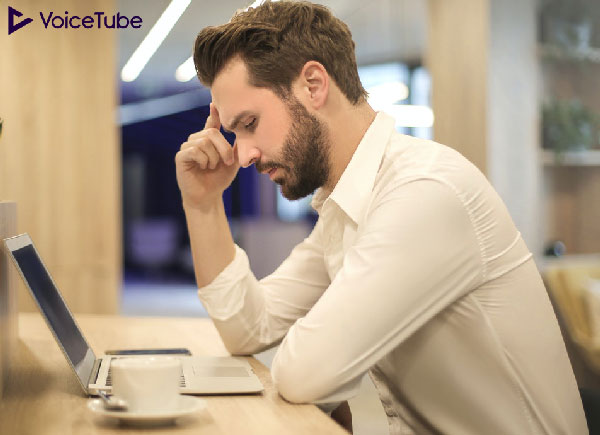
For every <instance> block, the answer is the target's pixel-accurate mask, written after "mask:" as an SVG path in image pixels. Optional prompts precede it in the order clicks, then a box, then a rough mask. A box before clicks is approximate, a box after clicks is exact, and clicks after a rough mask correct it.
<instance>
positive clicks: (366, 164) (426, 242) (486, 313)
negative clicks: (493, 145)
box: [199, 113, 588, 435]
mask: <svg viewBox="0 0 600 435" xmlns="http://www.w3.org/2000/svg"><path fill="white" fill-rule="evenodd" d="M313 207H315V209H316V210H317V211H318V212H319V219H318V221H317V224H316V225H315V228H314V229H313V231H312V233H311V234H310V236H309V237H308V238H306V240H304V241H303V242H302V243H300V244H299V245H298V246H296V248H294V250H293V251H292V252H291V254H290V256H289V257H288V258H287V259H286V260H285V261H284V262H283V263H282V264H281V266H280V267H279V268H278V269H277V270H276V271H275V272H274V273H273V274H271V275H269V276H268V277H266V278H264V279H262V280H260V281H258V280H257V279H256V278H255V277H254V275H253V274H252V272H251V271H250V268H249V263H248V259H247V257H246V254H245V253H244V251H243V250H241V249H240V248H239V247H236V255H235V258H234V260H233V261H232V263H231V264H229V265H228V266H227V267H226V268H225V269H224V270H223V271H222V272H221V273H220V274H219V275H218V276H217V277H216V278H215V279H214V280H213V282H212V283H211V284H209V285H208V286H206V287H203V288H201V289H199V295H200V298H201V300H202V301H203V303H204V305H205V307H206V309H207V311H208V313H209V314H210V315H211V317H212V318H213V320H214V322H215V325H216V326H217V328H218V330H219V333H220V335H221V337H222V339H223V341H224V343H225V345H226V347H227V349H228V350H229V351H230V352H231V353H233V354H252V353H256V352H259V351H262V350H264V349H266V348H268V347H270V346H273V345H275V344H277V343H279V342H281V346H280V348H279V350H278V352H277V354H276V355H275V358H274V360H273V366H272V376H273V380H274V382H275V385H276V386H277V388H278V390H279V392H280V394H281V395H282V396H283V397H285V398H286V399H288V400H290V401H292V402H312V403H317V404H325V403H333V402H339V401H342V400H346V399H348V398H350V397H352V396H353V395H354V394H356V392H357V389H358V387H359V384H360V381H361V379H362V377H363V375H364V374H365V373H367V372H368V373H369V374H370V376H371V378H372V379H373V381H374V384H375V386H376V387H377V390H378V392H379V396H380V398H381V401H382V404H383V408H384V410H385V412H386V414H387V416H388V421H389V425H390V432H391V433H392V434H434V433H444V434H460V435H466V434H473V435H487V434H517V435H524V434H575V435H577V434H587V433H588V431H587V426H586V422H585V416H584V413H583V409H582V405H581V400H580V397H579V393H578V390H577V386H576V383H575V378H574V376H573V371H572V369H571V365H570V363H569V359H568V357H567V354H566V350H565V346H564V342H563V340H562V337H561V334H560V330H559V327H558V324H557V321H556V317H555V315H554V312H553V310H552V307H551V304H550V302H549V299H548V296H547V293H546V290H545V288H544V285H543V283H542V280H541V279H540V275H539V273H538V271H537V269H536V266H535V264H534V261H533V259H532V255H531V253H530V252H529V250H528V249H527V247H526V246H525V243H524V242H523V240H522V238H521V235H520V234H519V232H518V231H517V229H516V228H515V226H514V224H513V221H512V219H511V218H510V216H509V214H508V212H507V210H506V207H505V206H504V204H503V202H502V200H501V199H500V198H499V196H498V195H497V193H496V192H495V191H494V189H493V188H492V187H491V185H490V184H489V183H488V181H487V180H486V178H485V176H484V175H483V174H482V173H481V172H480V171H479V170H478V169H477V168H475V167H474V166H473V165H472V164H471V163H470V162H468V161H467V160H466V159H465V158H464V157H462V156H461V155H460V154H459V153H457V152H456V151H454V150H452V149H450V148H448V147H446V146H443V145H440V144H437V143H435V142H431V141H425V140H421V139H416V138H413V137H410V136H405V135H401V134H398V133H397V132H396V131H395V130H394V120H393V119H392V118H391V117H389V116H388V115H386V114H383V113H379V114H378V115H377V116H376V118H375V120H374V121H373V123H372V124H371V126H370V127H369V129H368V130H367V132H366V133H365V135H364V137H363V139H362V141H361V142H360V144H359V145H358V148H357V149H356V151H355V153H354V155H353V157H352V160H351V161H350V163H349V164H348V166H347V167H346V169H345V171H344V173H343V174H342V176H341V178H340V180H339V182H338V183H337V185H336V187H335V189H334V190H333V192H332V193H331V194H330V195H326V193H325V192H323V191H317V193H316V194H315V198H314V200H313ZM264 249H265V250H268V249H269V247H268V246H265V247H264Z"/></svg>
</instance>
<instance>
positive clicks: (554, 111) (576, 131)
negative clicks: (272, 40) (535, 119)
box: [542, 99, 600, 161]
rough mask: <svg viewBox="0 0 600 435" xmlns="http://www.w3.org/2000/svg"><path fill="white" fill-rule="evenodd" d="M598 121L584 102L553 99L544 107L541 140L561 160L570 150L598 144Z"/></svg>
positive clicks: (584, 148) (585, 148)
mask: <svg viewBox="0 0 600 435" xmlns="http://www.w3.org/2000/svg"><path fill="white" fill-rule="evenodd" d="M599 125H600V122H599V118H598V116H597V114H596V113H594V112H593V111H591V110H590V109H588V108H587V107H585V106H584V105H583V104H582V103H581V101H579V100H576V99H571V100H556V99H553V100H551V101H549V102H548V103H546V104H544V107H543V112H542V130H543V131H542V137H543V144H544V148H550V149H552V150H553V151H554V152H555V155H556V158H557V161H560V160H561V158H562V156H563V154H564V153H565V152H567V151H583V150H587V149H590V148H592V147H594V146H595V145H598V140H599V138H598V126H599Z"/></svg>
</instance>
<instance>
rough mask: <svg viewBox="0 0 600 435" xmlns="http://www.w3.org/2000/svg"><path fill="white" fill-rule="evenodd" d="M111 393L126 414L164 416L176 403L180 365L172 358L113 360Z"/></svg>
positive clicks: (177, 399)
mask: <svg viewBox="0 0 600 435" xmlns="http://www.w3.org/2000/svg"><path fill="white" fill-rule="evenodd" d="M111 370H112V393H113V395H114V396H115V397H118V398H120V399H123V400H125V401H126V402H127V410H128V411H129V412H141V413H148V414H149V413H164V412H168V411H171V410H173V409H176V408H177V406H178V404H179V382H180V376H181V362H180V361H179V360H178V359H177V358H172V357H164V356H163V357H135V358H115V359H113V360H112V361H111Z"/></svg>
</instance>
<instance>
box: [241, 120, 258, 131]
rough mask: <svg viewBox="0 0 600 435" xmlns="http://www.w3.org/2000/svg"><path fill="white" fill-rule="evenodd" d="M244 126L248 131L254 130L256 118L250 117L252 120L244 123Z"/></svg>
mask: <svg viewBox="0 0 600 435" xmlns="http://www.w3.org/2000/svg"><path fill="white" fill-rule="evenodd" d="M244 128H245V129H246V130H250V131H252V130H254V129H255V128H256V118H252V121H250V122H249V123H248V124H244Z"/></svg>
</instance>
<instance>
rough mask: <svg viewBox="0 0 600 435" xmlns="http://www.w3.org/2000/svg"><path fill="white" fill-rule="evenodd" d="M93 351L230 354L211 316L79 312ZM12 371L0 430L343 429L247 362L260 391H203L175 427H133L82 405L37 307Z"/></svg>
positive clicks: (22, 328)
mask: <svg viewBox="0 0 600 435" xmlns="http://www.w3.org/2000/svg"><path fill="white" fill-rule="evenodd" d="M76 317H77V322H78V323H79V326H80V328H81V329H82V330H83V333H84V335H85V336H86V338H87V340H88V341H89V343H90V345H91V346H92V348H93V349H94V351H95V352H96V353H97V354H100V353H102V352H103V351H104V350H106V349H109V348H110V349H114V348H131V347H188V348H189V349H190V350H191V351H192V353H193V354H195V355H203V354H204V355H216V356H220V355H227V352H226V350H225V347H224V346H223V343H222V342H221V339H220V338H219V335H218V333H217V331H216V329H215V328H214V326H213V324H212V322H211V321H210V320H208V319H179V318H127V317H117V316H94V315H78V316H76ZM19 338H20V339H19V342H18V348H17V349H16V351H15V357H16V361H15V364H13V367H14V369H13V373H12V375H11V378H10V380H9V382H8V385H6V386H5V387H6V389H5V395H4V397H3V398H2V399H1V402H0V434H2V435H13V434H15V435H16V434H19V435H27V434H57V435H59V434H60V435H69V434H86V435H87V434H112V433H117V432H123V431H126V432H128V433H149V432H151V433H153V434H160V433H167V432H169V433H175V432H176V433H178V434H180V433H181V434H187V433H190V434H191V433H193V434H196V435H197V434H227V435H230V434H261V435H263V434H277V435H279V434H311V435H316V434H346V432H345V431H344V430H343V429H342V428H341V427H340V426H338V425H337V424H336V423H334V422H333V420H331V419H330V418H329V417H328V416H327V415H326V414H324V413H323V412H321V411H320V410H319V409H318V408H317V407H316V406H313V405H292V404H290V403H287V402H286V401H285V400H283V399H282V398H281V397H280V396H279V395H278V394H277V392H276V391H275V389H274V388H273V384H272V382H271V376H270V374H269V370H268V369H267V368H266V367H265V366H264V365H262V364H261V363H260V362H258V361H257V360H255V359H254V358H250V360H249V361H250V364H251V365H252V367H253V369H254V371H255V372H256V374H257V375H258V377H259V378H260V380H261V382H262V383H263V385H264V386H265V391H264V392H263V393H262V394H260V395H245V396H243V395H240V396H208V397H204V399H205V400H206V401H207V405H208V406H207V408H206V409H205V410H203V411H199V412H198V413H197V414H194V415H193V416H189V417H184V418H181V419H178V420H177V423H176V425H175V426H166V427H161V428H136V427H129V426H123V425H120V424H119V423H118V422H116V421H114V420H112V419H107V418H102V417H98V416H96V415H94V414H93V413H92V412H91V411H89V410H88V409H87V406H86V405H87V401H88V400H89V399H88V398H87V397H85V396H84V395H83V392H82V391H81V387H80V386H79V384H78V382H77V379H76V378H75V374H74V373H73V372H72V371H71V369H70V367H69V366H68V363H67V361H66V360H65V358H64V357H63V355H62V353H61V351H60V349H59V347H58V345H57V344H56V342H55V341H54V338H53V337H52V335H51V333H50V331H49V330H48V328H47V327H46V324H45V323H44V321H43V319H42V318H41V316H40V315H39V314H23V313H21V314H19Z"/></svg>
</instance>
